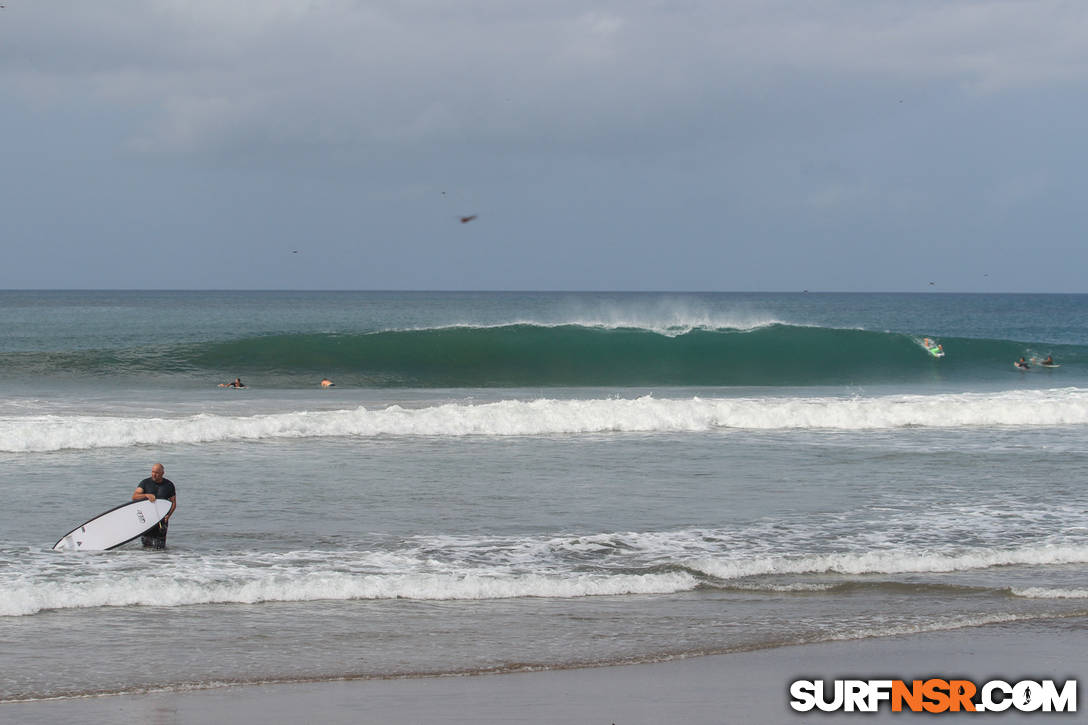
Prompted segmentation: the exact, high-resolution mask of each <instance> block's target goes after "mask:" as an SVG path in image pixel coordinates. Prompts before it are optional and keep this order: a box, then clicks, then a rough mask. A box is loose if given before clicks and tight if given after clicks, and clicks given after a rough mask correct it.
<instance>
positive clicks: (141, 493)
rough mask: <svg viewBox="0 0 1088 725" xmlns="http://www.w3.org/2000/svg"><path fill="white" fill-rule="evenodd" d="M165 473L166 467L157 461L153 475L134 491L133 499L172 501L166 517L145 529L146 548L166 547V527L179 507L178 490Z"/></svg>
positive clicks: (152, 471)
mask: <svg viewBox="0 0 1088 725" xmlns="http://www.w3.org/2000/svg"><path fill="white" fill-rule="evenodd" d="M164 473H166V469H165V468H163V466H162V464H161V463H156V464H155V465H154V466H152V467H151V477H150V478H145V479H144V480H142V481H140V485H139V486H137V487H136V490H135V491H133V493H132V500H133V501H139V500H140V499H142V498H145V499H147V500H148V501H154V500H155V499H157V498H165V499H167V500H169V501H170V513H168V514H166V518H164V519H163V520H162V521H160V522H159V523H158V524H156V525H155V526H153V527H152V528H150V529H148V530H147V531H145V532H144V534H143V537H142V538H141V539H140V540H141V541H142V542H143V545H144V548H145V549H165V548H166V529H167V527H168V526H169V525H170V517H171V516H173V515H174V509H176V508H177V507H178V496H177V491H175V490H174V482H173V481H171V480H170V479H169V478H163V474H164Z"/></svg>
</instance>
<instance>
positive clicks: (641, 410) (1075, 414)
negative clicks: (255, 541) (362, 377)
mask: <svg viewBox="0 0 1088 725" xmlns="http://www.w3.org/2000/svg"><path fill="white" fill-rule="evenodd" d="M1085 424H1088V390H1083V389H1077V388H1069V389H1061V390H1034V391H1014V392H1001V393H963V394H939V395H889V396H876V397H850V398H844V397H755V398H700V397H693V398H686V399H660V398H655V397H653V396H643V397H640V398H635V399H622V398H619V399H596V400H554V399H548V398H541V399H537V400H532V401H522V400H504V401H499V402H494V403H483V404H464V403H449V404H444V405H437V406H430V407H423V408H404V407H401V406H399V405H391V406H388V407H386V408H382V409H373V410H371V409H368V408H366V407H362V406H360V407H358V408H354V409H345V410H332V411H305V410H302V411H291V412H285V413H275V414H264V415H249V416H237V415H218V414H214V413H202V414H198V415H192V416H186V417H177V418H169V417H127V416H104V415H30V416H3V417H0V451H3V452H16V453H18V452H42V451H57V450H64V449H77V450H78V449H93V448H109V447H125V446H134V445H163V444H196V443H209V442H217V441H236V440H265V439H277V438H279V439H286V438H320V437H337V436H347V437H374V436H389V435H394V436H402V435H423V436H469V435H481V436H533V435H556V434H581V433H624V432H637V433H655V432H661V433H678V432H705V431H711V430H717V429H729V428H733V429H751V430H776V429H838V430H875V429H887V428H901V427H970V426H1006V425H1007V426H1017V427H1020V428H1023V427H1025V426H1056V425H1085Z"/></svg>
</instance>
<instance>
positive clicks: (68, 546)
mask: <svg viewBox="0 0 1088 725" xmlns="http://www.w3.org/2000/svg"><path fill="white" fill-rule="evenodd" d="M170 505H171V504H170V500H169V499H162V498H157V499H155V501H154V502H151V501H148V500H147V499H140V500H139V501H129V502H128V503H124V504H121V505H120V506H118V507H117V508H112V509H110V510H109V511H106V512H105V513H101V514H99V515H98V516H95V517H94V518H93V519H91V520H90V521H88V522H87V523H85V524H83V525H82V526H77V527H76V528H74V529H72V530H71V531H69V532H68V533H67V534H65V535H64V536H62V537H60V541H58V542H57V543H55V544H53V551H105V550H106V549H114V548H116V547H118V546H120V545H121V544H127V543H128V542H130V541H132V540H133V539H135V538H136V537H137V536H139V535H140V534H142V533H144V532H145V531H147V530H148V529H150V528H151V527H152V526H154V525H155V524H157V523H159V522H160V521H162V520H163V519H164V518H165V517H166V514H168V513H170Z"/></svg>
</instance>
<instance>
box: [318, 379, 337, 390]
mask: <svg viewBox="0 0 1088 725" xmlns="http://www.w3.org/2000/svg"><path fill="white" fill-rule="evenodd" d="M321 387H323V388H334V387H336V383H334V382H333V381H331V380H329V379H328V378H322V379H321Z"/></svg>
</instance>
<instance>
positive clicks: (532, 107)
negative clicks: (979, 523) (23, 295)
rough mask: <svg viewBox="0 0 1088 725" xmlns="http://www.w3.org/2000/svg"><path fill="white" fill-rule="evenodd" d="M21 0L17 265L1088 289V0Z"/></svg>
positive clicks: (16, 276) (4, 212) (437, 278)
mask: <svg viewBox="0 0 1088 725" xmlns="http://www.w3.org/2000/svg"><path fill="white" fill-rule="evenodd" d="M2 4H4V5H6V7H5V8H4V9H2V10H0V245H2V250H3V254H2V260H3V261H2V262H0V288H27V287H34V288H39V287H40V288H68V287H76V288H155V287H161V288H172V289H177V288H182V289H187V288H198V289H199V288H221V289H222V288H226V289H249V288H259V289H537V290H552V289H558V290H564V289H570V290H726V291H728V290H741V291H743V290H757V291H775V290H801V289H808V290H812V291H817V290H837V291H934V290H935V291H945V292H948V291H1010V292H1015V291H1033V292H1088V274H1086V270H1088V238H1086V230H1088V182H1086V179H1085V177H1086V175H1088V140H1086V138H1088V136H1086V134H1088V3H1084V2H1076V1H1070V2H1057V1H1047V0H1022V1H1021V0H1005V1H998V0H992V1H991V0H970V1H968V0H932V1H930V0H889V1H886V2H885V1H882V0H826V1H820V0H792V1H790V2H781V1H778V0H751V1H749V0H736V1H734V0H717V1H712V0H707V1H703V0H657V1H651V0H623V1H621V2H593V1H589V0H584V1H582V2H573V1H568V0H536V1H535V2H521V1H520V0H449V1H448V2H438V1H429V0H395V1H393V0H372V1H363V0H358V1H356V0H309V1H307V0H297V1H295V2H285V1H281V0H231V1H229V2H225V1H224V0H139V1H137V0H132V1H121V0H116V1H115V0H97V1H95V2H91V1H89V0H3V1H2ZM470 214H476V215H478V217H477V218H476V219H475V220H473V221H471V222H469V223H467V224H462V223H461V222H460V221H459V217H461V216H464V215H470ZM296 250H297V253H296ZM930 282H933V283H934V284H932V285H931V284H930Z"/></svg>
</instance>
